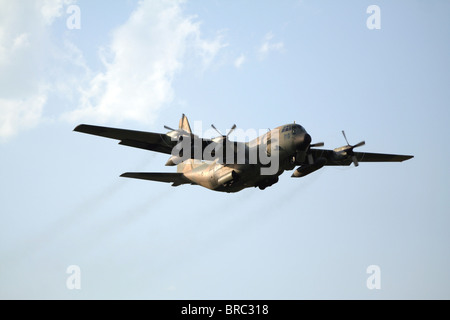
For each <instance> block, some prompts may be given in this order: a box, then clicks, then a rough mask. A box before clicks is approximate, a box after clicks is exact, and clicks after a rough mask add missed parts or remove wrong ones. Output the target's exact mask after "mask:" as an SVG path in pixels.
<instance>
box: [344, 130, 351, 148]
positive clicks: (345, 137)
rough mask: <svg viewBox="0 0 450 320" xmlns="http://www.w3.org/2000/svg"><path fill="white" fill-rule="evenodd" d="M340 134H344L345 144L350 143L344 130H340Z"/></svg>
mask: <svg viewBox="0 0 450 320" xmlns="http://www.w3.org/2000/svg"><path fill="white" fill-rule="evenodd" d="M342 134H343V135H344V139H345V142H347V145H348V146H349V145H350V143H348V140H347V136H346V135H345V131H344V130H342Z"/></svg>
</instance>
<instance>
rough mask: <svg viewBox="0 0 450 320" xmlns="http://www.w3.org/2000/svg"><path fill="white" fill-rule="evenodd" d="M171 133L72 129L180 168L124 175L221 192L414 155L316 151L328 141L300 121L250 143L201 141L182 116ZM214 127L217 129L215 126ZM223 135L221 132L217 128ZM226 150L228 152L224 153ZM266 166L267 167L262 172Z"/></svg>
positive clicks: (344, 149)
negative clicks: (161, 156) (315, 138)
mask: <svg viewBox="0 0 450 320" xmlns="http://www.w3.org/2000/svg"><path fill="white" fill-rule="evenodd" d="M164 127H165V129H167V130H170V132H168V133H167V134H164V133H152V132H143V131H133V130H124V129H116V128H108V127H99V126H91V125H85V124H82V125H79V126H78V127H76V128H75V130H74V131H77V132H82V133H87V134H92V135H97V136H101V137H106V138H111V139H116V140H119V141H120V142H119V144H121V145H125V146H130V147H134V148H141V149H146V150H150V151H156V152H160V153H165V154H169V155H171V157H170V158H169V160H168V161H167V163H166V166H177V172H176V173H175V172H174V173H155V172H152V173H146V172H135V173H132V172H129V173H124V174H122V175H121V177H126V178H135V179H143V180H152V181H159V182H167V183H172V186H174V187H176V186H180V185H183V184H191V185H200V186H202V187H205V188H208V189H211V190H214V191H222V192H228V193H230V192H238V191H241V190H243V189H245V188H250V187H259V188H260V189H261V190H264V189H265V188H267V187H270V186H272V185H273V184H275V183H277V182H278V179H279V178H278V177H279V176H280V175H281V174H282V173H283V172H284V171H287V170H293V169H294V168H295V167H296V166H299V167H298V168H297V169H296V170H295V171H294V173H293V175H292V177H293V178H300V177H304V176H306V175H308V174H310V173H312V172H314V171H316V170H319V169H321V168H322V167H324V166H349V165H351V164H352V163H353V164H354V165H355V166H356V167H357V166H358V165H359V163H360V162H403V161H405V160H409V159H411V158H413V156H407V155H395V154H378V153H367V152H355V151H354V149H355V148H358V147H361V146H363V145H365V142H364V141H362V142H360V143H358V144H355V145H350V143H349V142H348V140H347V137H346V135H345V132H344V131H342V134H343V135H344V138H345V141H346V142H347V145H345V146H343V147H340V148H336V149H334V150H325V149H317V148H318V147H323V146H324V143H322V142H321V143H314V144H312V143H311V136H310V135H309V134H308V133H307V132H306V130H305V129H304V128H303V127H302V126H300V125H299V124H296V123H293V124H287V125H283V126H280V127H277V128H275V129H273V130H270V131H268V132H267V133H265V134H263V135H261V136H259V137H258V138H256V139H254V140H251V141H249V142H233V141H230V140H229V135H230V133H231V132H232V131H234V130H235V129H236V125H234V126H233V127H232V128H231V131H230V132H229V133H228V135H226V136H224V135H222V134H221V135H220V136H219V137H217V138H214V139H202V138H200V137H198V136H197V135H194V134H193V133H192V131H191V127H190V125H189V121H188V119H187V117H186V116H185V115H184V114H183V116H182V118H181V120H180V123H179V129H177V130H175V129H172V128H170V127H167V126H164ZM212 127H213V128H214V129H215V130H216V131H218V130H217V129H216V128H215V127H214V125H212ZM219 133H220V132H219ZM225 154H226V155H227V156H226V157H225ZM264 170H265V171H264Z"/></svg>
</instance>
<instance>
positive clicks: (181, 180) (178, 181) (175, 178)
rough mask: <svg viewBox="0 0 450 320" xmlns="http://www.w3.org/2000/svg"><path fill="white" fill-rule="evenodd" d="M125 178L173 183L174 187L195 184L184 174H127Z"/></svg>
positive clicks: (124, 175) (123, 175)
mask: <svg viewBox="0 0 450 320" xmlns="http://www.w3.org/2000/svg"><path fill="white" fill-rule="evenodd" d="M121 177H124V178H133V179H141V180H150V181H159V182H167V183H172V186H173V187H177V186H180V185H182V184H195V183H193V182H192V181H190V180H189V179H187V178H186V177H185V176H184V174H182V173H163V172H127V173H124V174H122V175H121Z"/></svg>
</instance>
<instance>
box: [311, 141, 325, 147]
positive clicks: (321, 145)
mask: <svg viewBox="0 0 450 320" xmlns="http://www.w3.org/2000/svg"><path fill="white" fill-rule="evenodd" d="M323 146H325V143H323V142H318V143H314V144H312V145H310V146H309V147H310V148H318V147H323Z"/></svg>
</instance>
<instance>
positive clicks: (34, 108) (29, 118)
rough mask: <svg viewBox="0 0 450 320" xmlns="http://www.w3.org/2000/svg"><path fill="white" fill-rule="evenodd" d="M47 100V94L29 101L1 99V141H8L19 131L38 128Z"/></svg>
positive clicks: (39, 95) (32, 97)
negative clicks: (7, 139)
mask: <svg viewBox="0 0 450 320" xmlns="http://www.w3.org/2000/svg"><path fill="white" fill-rule="evenodd" d="M46 100H47V97H46V95H45V94H37V95H35V96H31V97H30V98H28V99H1V98H0V140H6V138H9V137H11V136H13V135H15V134H17V133H18V131H19V130H24V129H29V128H32V127H34V126H36V125H37V124H38V123H39V121H40V119H41V114H42V109H43V107H44V104H45V102H46Z"/></svg>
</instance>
